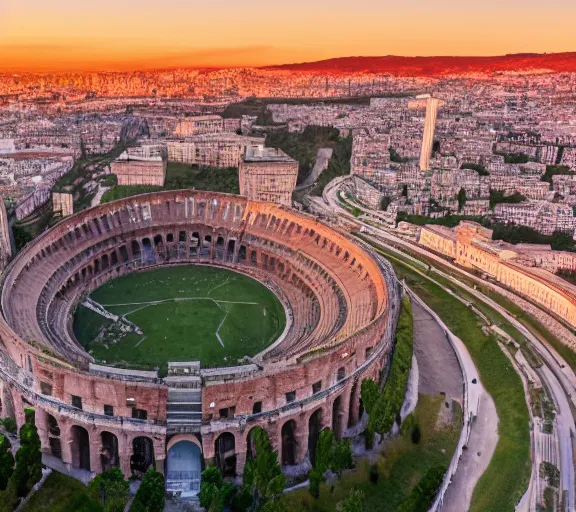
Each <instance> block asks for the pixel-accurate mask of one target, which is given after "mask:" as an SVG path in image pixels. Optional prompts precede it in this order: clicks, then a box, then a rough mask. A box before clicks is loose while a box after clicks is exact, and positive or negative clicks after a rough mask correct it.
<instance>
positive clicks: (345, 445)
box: [330, 439, 354, 478]
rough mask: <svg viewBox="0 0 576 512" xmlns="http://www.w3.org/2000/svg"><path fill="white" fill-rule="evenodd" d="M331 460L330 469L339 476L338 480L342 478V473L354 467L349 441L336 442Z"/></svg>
mask: <svg viewBox="0 0 576 512" xmlns="http://www.w3.org/2000/svg"><path fill="white" fill-rule="evenodd" d="M331 459H332V460H331V463H330V469H331V470H332V471H333V472H334V473H336V474H337V475H338V478H342V471H344V470H345V469H350V468H351V467H352V466H353V465H354V462H353V460H352V447H351V445H350V440H349V439H342V440H340V441H335V442H334V444H333V446H332V456H331Z"/></svg>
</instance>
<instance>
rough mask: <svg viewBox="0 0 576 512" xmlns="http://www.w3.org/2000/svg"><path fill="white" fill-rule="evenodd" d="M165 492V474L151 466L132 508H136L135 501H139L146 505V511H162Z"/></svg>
mask: <svg viewBox="0 0 576 512" xmlns="http://www.w3.org/2000/svg"><path fill="white" fill-rule="evenodd" d="M165 494H166V491H165V488H164V475H163V474H162V473H160V472H158V471H156V470H155V469H153V468H151V467H150V468H148V471H146V474H145V475H144V478H143V479H142V483H141V484H140V487H139V488H138V492H137V493H136V496H135V497H134V502H133V504H132V509H134V503H135V502H137V501H138V502H140V504H141V505H143V506H144V510H146V512H162V511H163V510H164V505H165V501H166V495H165ZM138 506H139V505H138Z"/></svg>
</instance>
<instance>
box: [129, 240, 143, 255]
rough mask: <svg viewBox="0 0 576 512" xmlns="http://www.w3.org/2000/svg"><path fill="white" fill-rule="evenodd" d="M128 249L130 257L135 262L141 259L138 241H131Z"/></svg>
mask: <svg viewBox="0 0 576 512" xmlns="http://www.w3.org/2000/svg"><path fill="white" fill-rule="evenodd" d="M130 249H132V256H133V258H134V259H135V260H140V258H141V257H142V252H141V250H140V244H139V243H138V240H132V242H131V243H130Z"/></svg>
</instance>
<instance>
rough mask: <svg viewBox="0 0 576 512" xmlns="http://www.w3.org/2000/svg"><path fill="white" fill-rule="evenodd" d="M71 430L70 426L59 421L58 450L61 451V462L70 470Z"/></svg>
mask: <svg viewBox="0 0 576 512" xmlns="http://www.w3.org/2000/svg"><path fill="white" fill-rule="evenodd" d="M72 442H73V441H72V430H71V425H67V424H66V423H64V422H62V421H60V448H61V449H62V462H63V463H64V464H66V467H67V468H68V469H71V468H72V466H73V464H72Z"/></svg>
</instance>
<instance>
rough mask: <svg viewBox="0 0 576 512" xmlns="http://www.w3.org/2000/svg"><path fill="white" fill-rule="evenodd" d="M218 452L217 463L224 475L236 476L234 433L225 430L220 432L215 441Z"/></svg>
mask: <svg viewBox="0 0 576 512" xmlns="http://www.w3.org/2000/svg"><path fill="white" fill-rule="evenodd" d="M214 449H215V450H214V451H215V452H216V465H217V466H218V467H219V468H220V471H222V475H224V476H230V477H234V476H236V439H235V437H234V434H231V433H230V432H224V433H223V434H220V435H219V436H218V438H217V439H216V442H215V443H214Z"/></svg>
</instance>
